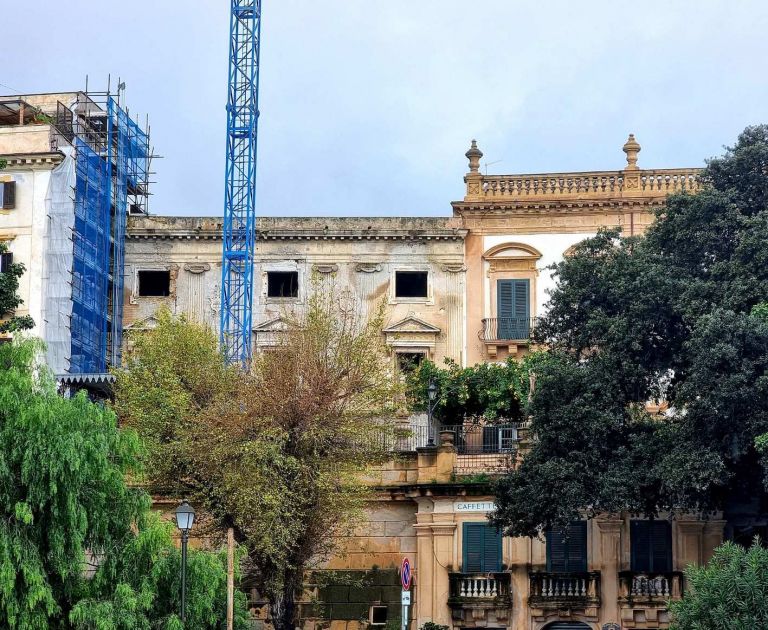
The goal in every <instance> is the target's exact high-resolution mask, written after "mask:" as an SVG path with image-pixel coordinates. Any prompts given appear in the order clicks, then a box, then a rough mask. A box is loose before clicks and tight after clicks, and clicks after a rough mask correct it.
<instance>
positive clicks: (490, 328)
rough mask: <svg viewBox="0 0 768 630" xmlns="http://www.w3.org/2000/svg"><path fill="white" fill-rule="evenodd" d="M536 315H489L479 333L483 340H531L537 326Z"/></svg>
mask: <svg viewBox="0 0 768 630" xmlns="http://www.w3.org/2000/svg"><path fill="white" fill-rule="evenodd" d="M536 319H537V318H536V317H488V318H486V319H483V320H482V322H483V328H482V329H481V330H480V332H479V333H478V334H477V336H478V337H479V338H480V340H481V341H485V342H486V343H493V342H499V341H529V340H530V338H531V335H532V334H533V331H534V328H535V327H536Z"/></svg>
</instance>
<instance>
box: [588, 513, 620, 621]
mask: <svg viewBox="0 0 768 630" xmlns="http://www.w3.org/2000/svg"><path fill="white" fill-rule="evenodd" d="M594 523H595V525H596V526H597V529H598V531H599V532H600V536H599V541H600V542H599V544H598V545H597V547H598V548H597V549H596V550H595V551H593V552H592V561H593V562H594V563H595V565H597V566H598V567H600V585H601V586H600V588H601V595H600V601H601V608H600V618H601V621H613V622H616V621H618V620H619V570H620V569H621V527H622V525H623V521H622V520H621V519H619V518H605V519H596V520H595V521H594ZM595 552H597V553H595Z"/></svg>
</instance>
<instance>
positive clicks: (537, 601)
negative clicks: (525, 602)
mask: <svg viewBox="0 0 768 630" xmlns="http://www.w3.org/2000/svg"><path fill="white" fill-rule="evenodd" d="M529 577H530V583H531V592H530V601H531V605H535V606H545V607H546V606H547V605H552V606H559V605H561V604H563V603H569V602H571V603H572V602H576V603H583V604H585V605H586V604H599V602H600V573H599V572H598V571H590V572H585V573H544V572H535V573H530V574H529Z"/></svg>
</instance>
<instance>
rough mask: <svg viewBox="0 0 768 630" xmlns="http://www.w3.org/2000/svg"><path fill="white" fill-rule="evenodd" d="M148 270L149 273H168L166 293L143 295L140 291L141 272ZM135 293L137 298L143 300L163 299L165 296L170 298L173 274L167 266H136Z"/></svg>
mask: <svg viewBox="0 0 768 630" xmlns="http://www.w3.org/2000/svg"><path fill="white" fill-rule="evenodd" d="M145 272H149V273H167V274H168V295H143V294H142V293H141V274H142V273H145ZM135 287H136V291H135V295H136V297H137V298H139V299H142V300H145V299H149V300H165V299H167V298H170V297H172V296H173V288H174V287H173V276H172V274H171V270H170V269H168V268H144V267H142V268H138V267H137V268H136V282H135Z"/></svg>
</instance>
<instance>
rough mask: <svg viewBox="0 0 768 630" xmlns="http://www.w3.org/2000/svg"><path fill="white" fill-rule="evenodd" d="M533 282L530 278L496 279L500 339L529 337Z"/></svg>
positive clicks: (498, 336) (498, 334)
mask: <svg viewBox="0 0 768 630" xmlns="http://www.w3.org/2000/svg"><path fill="white" fill-rule="evenodd" d="M530 293H531V283H530V281H529V280H497V281H496V317H497V318H498V319H497V322H498V323H497V335H496V336H497V338H498V339H527V338H528V336H529V333H530V317H531V305H530V302H531V295H530Z"/></svg>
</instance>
